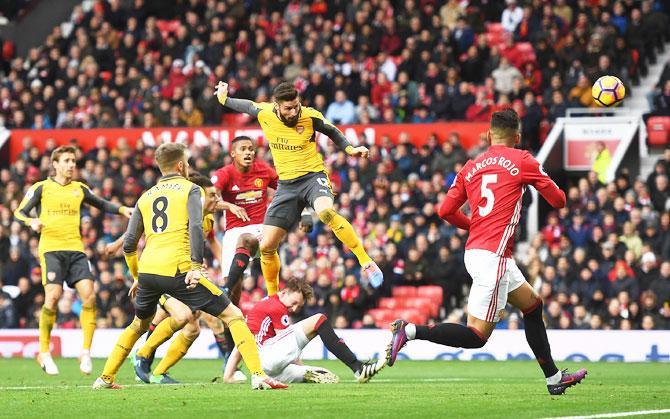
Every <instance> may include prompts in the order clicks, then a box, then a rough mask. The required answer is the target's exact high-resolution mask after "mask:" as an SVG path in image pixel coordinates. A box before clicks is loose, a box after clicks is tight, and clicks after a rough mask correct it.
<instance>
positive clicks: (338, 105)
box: [326, 90, 356, 125]
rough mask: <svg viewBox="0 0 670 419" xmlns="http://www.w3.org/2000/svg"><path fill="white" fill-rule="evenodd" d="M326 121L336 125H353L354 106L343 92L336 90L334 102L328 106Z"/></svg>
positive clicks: (354, 120) (354, 119)
mask: <svg viewBox="0 0 670 419" xmlns="http://www.w3.org/2000/svg"><path fill="white" fill-rule="evenodd" d="M326 119H328V120H329V121H331V122H332V123H334V124H336V125H339V124H341V125H346V124H353V123H354V122H356V109H355V107H354V104H353V103H351V101H350V100H349V99H347V95H346V93H345V92H344V90H337V91H336V92H335V102H333V103H331V104H330V105H329V106H328V111H326Z"/></svg>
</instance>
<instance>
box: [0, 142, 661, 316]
mask: <svg viewBox="0 0 670 419" xmlns="http://www.w3.org/2000/svg"><path fill="white" fill-rule="evenodd" d="M400 137H401V138H400V142H399V144H398V145H395V146H394V145H392V143H391V141H390V139H389V138H386V139H384V141H383V142H382V144H380V145H379V146H373V147H372V148H371V158H370V160H361V161H360V162H358V163H357V164H356V162H355V161H348V160H347V158H346V157H345V155H344V154H343V153H341V152H340V153H338V152H336V151H335V150H334V148H332V147H331V149H329V150H327V151H326V156H327V167H328V168H329V171H330V174H331V179H332V182H333V186H334V189H335V190H336V192H337V194H338V199H337V201H338V206H339V209H340V211H341V213H342V214H343V215H344V216H346V217H347V218H348V219H350V220H352V224H353V225H354V226H355V228H356V229H357V230H358V231H359V233H360V234H361V236H362V237H363V238H364V241H365V244H366V246H367V247H368V249H370V251H371V256H372V257H373V258H374V259H375V260H376V261H377V263H378V264H379V266H380V267H381V268H382V270H383V271H384V274H385V278H386V281H385V284H384V286H383V288H382V289H381V290H380V291H378V292H373V291H372V290H371V288H369V287H368V286H367V284H366V283H365V281H364V280H363V281H362V280H361V278H360V272H359V268H358V264H357V263H356V260H355V258H354V257H353V255H351V254H350V253H347V252H346V251H345V249H342V248H341V247H338V246H340V245H339V241H337V240H335V239H334V236H333V235H332V233H331V232H330V231H327V230H326V229H324V226H323V224H321V223H317V225H316V228H315V230H314V231H313V232H312V233H311V234H310V235H305V234H304V233H302V232H300V231H294V232H292V233H290V234H289V237H288V240H287V241H286V243H285V244H284V245H283V246H282V247H281V249H280V256H281V258H282V264H283V269H282V278H284V279H285V278H288V277H289V276H290V275H297V276H304V277H306V278H307V279H308V280H309V281H310V283H312V284H313V285H314V290H315V297H314V299H313V300H312V301H309V302H308V303H307V304H306V306H305V309H304V313H303V314H304V315H311V314H314V313H317V312H322V313H326V314H328V315H329V318H331V319H332V320H333V322H334V324H335V325H336V326H337V327H354V326H355V327H373V326H374V323H375V321H374V319H373V318H372V317H371V316H370V315H366V311H367V310H368V309H369V308H373V307H374V306H375V303H376V301H377V299H378V298H379V297H381V296H388V295H391V292H392V288H393V287H395V286H399V285H405V286H407V285H410V286H416V285H426V284H432V285H439V286H440V287H442V289H443V290H444V295H445V298H444V304H443V309H442V310H440V313H439V314H438V315H437V316H435V318H434V320H436V321H439V320H443V319H444V318H445V317H447V316H449V317H450V319H451V320H457V321H458V320H459V319H461V317H462V316H463V314H464V313H463V310H462V309H463V307H464V303H465V301H464V296H465V295H467V293H466V290H467V287H468V285H469V277H468V275H467V272H466V271H465V267H464V264H463V251H464V245H465V241H466V239H467V232H465V231H460V230H457V229H455V228H453V227H451V226H449V225H448V224H446V223H444V222H442V221H441V220H440V219H439V217H438V216H437V214H436V206H437V205H438V203H439V202H441V200H442V197H443V196H444V191H445V190H446V186H445V185H449V184H450V183H451V179H453V177H454V176H455V173H456V172H457V171H458V170H459V168H460V167H461V165H462V164H463V162H464V161H465V160H466V159H467V158H468V155H470V156H473V155H475V154H476V153H478V152H479V151H481V148H479V147H476V148H474V149H472V150H470V152H469V153H466V152H465V151H464V150H463V149H462V148H461V147H460V141H459V137H458V134H456V133H453V134H452V135H451V136H450V138H449V140H448V141H446V142H444V143H443V144H442V145H440V144H438V142H437V141H436V139H435V138H434V137H432V138H429V139H428V142H427V144H426V145H424V146H422V147H420V148H418V149H416V148H415V147H414V146H413V145H412V144H411V143H410V142H409V141H407V138H406V136H404V135H402V134H401V135H400ZM25 145H26V147H27V148H26V150H25V151H24V152H23V153H22V154H21V156H20V158H19V159H18V160H17V161H16V163H15V164H14V165H12V167H11V168H4V169H2V170H0V181H1V183H2V187H1V188H2V189H1V195H0V196H1V198H0V204H1V209H0V263H1V267H2V271H1V273H0V277H1V278H2V283H3V285H5V286H7V285H10V286H11V285H14V286H17V287H18V293H17V295H16V297H15V298H13V299H11V298H9V297H8V295H6V294H3V295H2V297H0V327H17V326H18V327H35V326H36V324H37V323H36V322H37V319H38V318H39V317H38V316H39V308H40V306H41V304H42V301H43V294H42V293H43V291H42V286H41V272H40V268H39V262H38V258H37V241H38V238H37V236H36V235H34V234H31V233H30V232H29V231H28V229H27V228H22V227H21V226H20V225H19V223H18V222H17V221H16V220H14V219H13V217H12V211H13V210H14V209H15V208H16V206H17V205H18V203H19V200H20V199H21V197H22V196H23V192H24V189H22V188H21V187H20V186H19V185H26V188H27V187H28V186H29V185H31V184H32V183H33V182H35V181H37V180H39V179H42V178H43V177H45V176H46V175H47V174H48V168H49V164H48V161H49V158H48V156H49V149H50V148H53V146H54V145H53V144H49V145H48V146H47V150H46V151H45V152H44V153H41V152H40V151H39V150H38V149H37V147H35V146H34V145H31V144H30V143H29V142H26V144H25ZM191 149H192V152H193V165H194V166H195V168H196V169H197V170H198V171H200V172H201V173H205V174H211V173H212V172H213V170H215V169H216V168H218V167H220V166H221V165H222V164H224V163H226V162H228V161H229V160H230V157H229V156H226V155H224V153H223V151H222V149H221V147H220V146H219V145H218V144H216V143H212V144H211V145H210V146H209V147H206V148H201V147H197V146H195V145H192V146H191ZM153 151H154V150H153V149H152V148H150V147H146V146H144V143H143V142H142V141H141V140H140V141H137V142H135V143H134V144H130V143H129V142H127V141H124V140H121V141H120V142H119V143H118V144H117V146H116V147H114V148H112V149H109V148H107V147H106V145H105V141H104V139H100V140H99V143H98V146H97V147H96V148H94V149H92V150H90V151H89V152H87V153H85V154H84V153H81V155H80V160H79V171H78V172H79V174H78V176H79V178H80V179H83V180H85V181H86V182H87V183H88V184H89V185H90V186H91V188H92V189H93V191H94V192H95V193H97V194H99V195H100V196H102V197H104V198H106V199H110V200H112V201H116V202H121V203H124V204H125V205H133V203H134V201H135V200H136V199H137V197H138V196H139V194H140V193H141V192H142V191H143V190H144V189H145V188H146V187H148V186H150V185H152V184H153V183H154V181H155V180H156V177H157V171H156V168H155V167H153V165H152V153H153ZM269 157H270V154H269V153H268V152H267V150H265V149H264V148H260V149H259V152H258V157H257V158H269ZM669 169H670V149H668V150H666V152H665V155H664V156H663V158H662V159H660V160H659V162H658V163H657V164H656V166H655V171H654V172H653V173H652V174H651V175H650V176H649V178H648V179H646V181H642V180H634V179H630V178H629V177H628V176H627V175H626V174H625V173H624V174H620V175H619V176H618V177H617V179H616V181H614V182H612V183H610V184H607V185H603V184H601V183H600V181H599V180H598V176H597V174H596V173H595V172H591V173H590V174H589V175H588V176H587V177H585V178H581V179H579V180H578V181H576V182H575V183H574V185H571V186H569V187H568V188H567V196H568V205H567V207H566V208H564V209H562V210H560V211H558V212H554V213H551V214H549V216H548V217H547V220H546V223H545V224H544V225H543V227H542V229H541V231H540V233H538V235H537V236H535V237H531V238H530V246H529V247H528V248H527V250H525V249H524V250H523V251H519V252H517V253H518V254H517V258H518V259H519V261H520V266H521V267H522V269H523V270H524V271H525V273H526V275H527V278H528V280H529V281H530V282H531V283H532V284H533V286H534V287H535V288H536V289H537V290H538V292H539V293H540V294H541V295H542V297H543V298H545V301H546V302H547V304H546V307H547V312H546V316H547V317H546V320H547V322H548V324H549V327H554V328H594V329H599V328H608V329H609V328H614V329H619V328H622V329H625V328H643V329H653V328H665V329H667V328H670V258H669V255H670V186H669V185H668V173H670V171H669ZM223 222H224V221H223V217H221V218H220V219H219V227H221V226H222V225H223ZM124 223H125V222H124V221H123V220H122V219H121V218H120V217H117V216H112V215H103V214H101V213H100V211H98V210H96V209H95V208H89V209H88V211H87V212H85V214H84V216H83V219H82V235H83V238H84V242H85V244H86V253H87V255H88V257H89V259H90V260H91V263H92V265H93V268H94V272H95V276H96V278H95V279H96V284H97V285H96V287H97V296H98V305H97V306H98V317H99V318H98V322H99V325H100V326H101V327H122V326H124V325H126V324H127V323H128V321H129V319H131V318H132V316H131V314H132V312H133V311H132V310H133V309H132V305H131V302H130V301H129V299H128V297H127V290H128V285H129V283H130V277H129V275H128V272H127V268H126V266H125V263H124V261H123V257H122V256H120V255H111V256H110V255H107V254H106V251H105V245H106V244H108V243H110V242H112V241H113V240H115V239H116V238H118V237H119V236H120V235H121V234H122V233H123V231H124V229H125V224H124ZM220 234H221V232H219V235H220ZM520 249H521V248H520ZM208 261H209V265H210V269H211V277H213V278H217V277H218V274H217V270H218V266H217V265H216V262H215V261H213V259H212V257H211V254H210V255H209V257H208ZM252 267H255V269H252V272H251V275H249V276H247V277H246V278H245V280H244V282H243V293H242V300H241V307H242V308H243V309H248V308H249V307H250V305H251V304H253V302H254V301H257V300H258V299H260V298H262V297H263V295H264V290H263V288H262V287H263V284H264V281H263V280H262V278H260V277H259V275H260V272H259V269H258V266H257V264H254V265H252ZM80 309H81V307H80V303H79V302H78V301H76V300H75V298H74V294H73V293H70V294H68V296H67V297H66V298H63V299H62V300H61V303H60V304H59V312H58V325H59V327H76V325H77V321H78V317H77V316H76V313H78V310H80ZM504 323H505V324H506V325H507V327H512V328H513V327H516V326H518V323H519V316H518V315H517V313H511V314H510V315H509V316H508V318H507V319H506V321H505V322H504Z"/></svg>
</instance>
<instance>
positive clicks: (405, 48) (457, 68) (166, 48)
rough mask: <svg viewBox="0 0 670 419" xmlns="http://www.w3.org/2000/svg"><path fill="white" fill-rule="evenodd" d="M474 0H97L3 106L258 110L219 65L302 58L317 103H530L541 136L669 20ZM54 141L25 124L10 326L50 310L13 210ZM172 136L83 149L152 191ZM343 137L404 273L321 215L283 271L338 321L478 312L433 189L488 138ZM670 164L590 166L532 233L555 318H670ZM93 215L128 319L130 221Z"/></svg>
mask: <svg viewBox="0 0 670 419" xmlns="http://www.w3.org/2000/svg"><path fill="white" fill-rule="evenodd" d="M463 3H465V2H459V1H454V0H450V1H446V2H445V1H431V0H422V1H415V0H406V1H403V2H392V1H389V0H381V1H366V0H353V1H347V2H343V1H337V0H330V1H322V0H321V1H315V2H310V3H308V2H302V1H298V0H290V1H288V2H267V3H262V2H251V3H245V2H242V1H238V0H227V1H214V0H208V1H197V0H194V1H190V2H177V4H178V7H175V8H174V9H170V10H160V11H155V10H154V9H153V8H152V7H151V6H152V4H153V2H151V1H146V2H143V1H135V2H132V4H131V5H130V6H127V5H126V3H124V2H120V1H109V2H107V1H96V2H93V7H92V8H91V9H90V10H84V9H83V8H82V7H77V8H76V9H75V10H74V12H73V14H72V19H71V20H72V23H73V24H74V28H73V30H72V31H71V32H70V33H69V34H66V33H65V32H63V31H62V30H61V28H60V27H57V28H54V31H53V33H52V34H51V35H50V36H49V37H48V39H47V40H46V42H45V43H44V46H42V47H40V48H35V49H33V50H32V51H31V52H30V53H29V55H28V56H27V57H16V58H14V59H13V60H12V62H11V66H10V69H9V70H8V71H6V72H5V73H4V74H3V76H2V78H1V79H0V85H1V87H0V114H1V116H0V122H2V124H3V125H4V126H6V127H8V128H10V129H11V128H35V129H40V128H50V127H57V128H65V127H81V128H95V127H135V126H140V127H151V126H198V125H201V124H205V125H212V124H222V123H223V124H240V123H248V119H246V118H245V117H240V116H239V115H232V114H224V112H223V109H222V108H221V107H220V106H218V104H217V102H216V100H215V98H214V97H213V95H212V92H213V91H212V86H213V85H214V83H215V81H216V80H228V81H229V82H230V83H231V94H232V95H233V96H235V97H242V98H249V99H255V100H259V101H260V100H267V98H268V95H269V92H270V91H271V89H272V87H273V86H274V85H276V84H277V83H278V82H279V81H280V80H282V79H285V78H287V79H292V80H294V81H295V83H296V85H297V86H299V88H300V89H301V92H302V96H303V97H304V103H305V104H308V105H310V106H314V107H316V108H317V109H319V110H321V111H322V112H323V113H324V114H329V113H330V116H331V117H332V118H333V119H334V120H336V122H338V123H342V122H344V121H349V119H350V118H353V120H354V121H356V122H360V123H368V122H389V123H394V122H422V121H428V120H453V119H465V118H466V116H467V118H468V119H481V120H484V121H486V120H487V119H488V117H489V116H490V113H491V112H492V111H493V110H496V109H501V108H503V107H506V106H512V107H514V109H516V110H517V111H518V112H519V113H520V114H521V115H522V118H523V138H524V142H525V144H524V146H525V147H527V148H530V149H532V150H537V149H538V148H539V146H540V144H541V140H542V137H543V135H542V133H545V134H546V132H547V131H548V129H549V126H550V124H551V122H553V121H554V120H555V118H557V117H560V116H562V115H563V114H564V112H565V109H566V107H568V106H584V104H585V102H583V101H581V100H580V99H581V98H582V97H583V95H584V94H586V93H585V91H584V89H585V86H590V82H592V81H593V80H595V79H596V78H597V77H599V76H600V75H603V74H614V75H618V76H619V77H621V78H622V79H623V80H624V81H625V82H626V83H629V82H630V83H635V82H636V81H637V78H638V77H639V76H640V75H644V74H645V72H646V71H647V66H648V65H649V64H650V63H652V62H654V60H655V59H656V51H658V50H660V49H661V48H663V45H664V43H665V40H667V39H668V37H667V35H668V34H667V31H668V28H670V25H668V24H667V15H666V14H665V13H663V12H661V10H662V9H661V8H662V7H663V6H664V5H665V2H661V1H656V2H653V1H645V2H642V3H641V4H640V8H638V7H637V5H638V3H639V2H614V3H612V4H610V3H609V2H595V1H587V0H579V1H576V2H567V1H557V2H543V1H541V0H533V1H531V2H527V3H528V4H527V5H521V3H519V5H517V4H516V3H515V2H508V3H509V5H507V6H505V4H504V3H502V2H489V3H493V4H488V5H482V3H483V2H478V1H471V2H467V3H468V5H467V7H463V6H462V4H463ZM498 3H500V5H497V4H498ZM263 4H266V5H267V6H262V5H263ZM631 4H633V5H634V6H635V7H631V6H630V5H631ZM517 9H520V10H519V11H517ZM665 10H666V11H667V10H668V9H665ZM586 103H588V102H586ZM345 105H346V106H345ZM352 107H353V109H354V111H353V112H354V114H353V116H352V114H351V108H352ZM665 126H667V125H664V127H665ZM666 133H667V128H666ZM665 138H666V144H667V134H666V137H665ZM53 146H54V145H53V144H48V145H47V150H46V152H44V153H43V152H40V150H39V149H38V148H37V147H35V146H34V145H33V144H30V143H29V142H26V143H25V144H24V151H23V152H22V153H21V155H20V156H19V158H18V160H17V161H16V162H14V163H13V164H12V166H11V167H9V168H3V169H2V170H0V192H1V194H0V205H2V207H1V208H0V265H1V269H2V273H1V275H0V277H1V278H2V285H5V286H7V285H9V286H11V285H14V286H17V287H18V289H19V293H18V295H17V296H16V298H13V299H10V298H6V297H4V298H2V299H0V327H36V325H37V319H38V316H39V308H40V306H41V304H42V301H43V294H42V291H41V285H40V278H41V273H40V271H39V267H38V266H39V264H38V261H37V258H36V254H37V238H36V237H35V236H34V235H32V234H31V233H30V232H29V231H28V230H27V229H22V228H21V227H20V226H19V224H18V223H17V222H16V221H14V220H13V219H12V211H13V210H14V209H15V208H16V206H17V205H18V202H19V200H20V198H21V196H22V195H23V192H24V189H23V188H22V186H20V185H25V187H28V186H29V185H30V184H32V183H33V182H35V181H37V180H39V179H41V178H43V177H44V176H46V175H47V173H48V168H49V166H48V155H49V150H50V149H52V148H53ZM191 149H192V153H193V159H194V161H196V162H197V163H196V166H197V168H198V170H199V171H201V172H203V173H206V174H209V173H210V172H211V171H212V170H214V169H216V168H218V167H220V166H221V165H222V164H224V163H225V162H228V161H229V157H227V156H225V155H224V153H223V152H222V151H221V148H220V147H217V146H215V145H211V146H210V147H208V148H207V149H206V150H205V149H204V148H203V147H201V146H196V145H192V146H191ZM152 151H153V150H152V148H151V147H148V146H145V145H144V143H143V142H142V141H137V142H135V143H132V144H129V143H127V142H121V143H120V144H118V145H117V146H116V147H115V148H113V149H110V148H108V147H107V145H106V143H105V141H104V138H103V139H101V140H100V142H99V144H98V146H97V147H96V148H95V149H93V150H91V151H89V152H87V153H85V154H84V153H81V156H80V161H79V163H80V164H79V166H80V167H79V177H80V178H81V179H84V180H86V182H87V183H88V184H89V185H90V186H91V188H92V189H94V191H95V192H96V193H97V194H99V195H100V196H103V197H105V198H106V199H111V200H114V201H118V202H123V203H126V204H128V205H132V204H133V203H134V201H135V199H136V198H137V196H139V193H140V192H141V191H142V190H143V189H144V188H145V187H147V185H151V184H152V183H153V182H154V180H155V179H156V169H155V168H154V167H152V166H151V156H152ZM471 152H473V153H475V152H476V149H475V150H474V151H473V150H471ZM259 154H260V155H261V156H260V158H263V157H265V158H269V153H262V152H261V153H259ZM325 155H326V156H327V165H328V168H329V170H330V173H331V177H332V180H333V184H334V185H335V187H336V189H337V193H338V198H337V201H338V206H339V209H340V211H342V212H343V214H344V213H346V214H348V218H349V219H351V220H353V221H352V224H354V226H355V227H356V228H357V230H358V231H359V232H360V233H361V235H362V236H363V237H364V238H365V242H366V246H367V247H368V248H369V249H370V250H371V254H372V255H374V258H375V260H376V261H377V262H378V264H379V265H380V267H382V269H383V271H384V273H385V277H386V281H385V284H384V286H383V288H382V289H381V290H380V291H377V292H373V291H372V290H371V289H370V288H369V287H367V285H366V284H365V283H364V282H361V281H360V278H359V277H360V275H359V272H358V268H357V264H356V263H355V259H353V258H352V256H351V255H350V254H347V253H346V252H345V249H342V248H339V247H337V246H338V243H339V242H338V241H336V240H334V239H333V236H332V234H331V233H330V232H329V231H326V230H324V227H323V225H321V224H320V223H317V228H316V229H315V231H314V232H313V233H311V234H310V235H309V236H305V235H304V234H302V233H299V232H294V233H291V234H290V235H289V237H288V240H287V242H286V243H285V244H284V245H283V247H282V248H281V251H280V255H281V257H282V262H283V267H284V268H283V271H282V276H283V278H286V277H288V276H289V275H304V276H305V277H307V278H308V279H309V280H310V282H311V283H312V284H314V289H315V297H314V299H313V300H312V301H310V302H309V303H308V304H307V305H306V307H305V310H304V311H305V314H307V315H310V314H314V313H317V312H323V313H326V314H327V315H328V316H329V318H330V319H332V320H333V322H334V325H335V326H337V327H375V326H380V327H385V326H386V323H388V321H389V320H390V319H393V318H396V317H405V318H406V319H409V320H411V321H416V322H418V323H424V322H426V321H441V320H444V319H445V318H449V319H450V320H456V321H459V320H462V319H463V316H464V312H463V307H464V303H465V301H464V298H465V297H464V296H465V295H466V293H465V290H466V289H467V286H468V282H469V278H468V276H467V273H466V271H465V267H464V265H463V257H462V254H463V247H464V245H465V241H466V239H467V234H466V232H464V231H458V230H456V229H455V228H453V227H451V226H449V225H447V224H446V223H444V222H442V221H441V220H440V219H439V217H438V216H437V214H436V212H437V211H436V209H435V206H436V205H437V204H438V203H439V202H441V198H442V196H443V193H444V191H445V190H446V188H447V185H449V184H450V183H451V180H452V179H453V177H454V174H455V172H457V171H458V170H459V169H460V167H461V166H462V164H463V163H464V162H465V161H466V160H467V158H468V154H467V152H466V150H464V149H463V148H462V146H461V143H460V141H459V137H458V134H457V133H454V134H453V135H451V136H450V140H449V141H447V142H446V143H445V144H444V145H439V144H437V142H436V141H430V140H429V141H428V142H427V144H426V145H425V146H423V147H421V148H419V149H417V148H416V147H415V146H414V145H413V144H412V143H410V142H408V141H402V140H400V143H399V144H398V145H396V146H394V145H393V144H392V143H390V142H383V143H381V144H379V145H378V146H373V147H372V149H371V159H370V161H366V162H359V163H356V162H355V161H348V160H347V158H346V156H345V155H344V154H342V153H337V152H336V151H335V150H334V148H332V147H331V148H329V149H327V150H326V151H325ZM669 174H670V152H669V151H668V150H666V152H665V154H664V155H663V157H662V158H661V159H660V160H659V162H658V163H657V165H656V167H655V171H654V172H653V173H652V174H651V175H650V177H649V178H648V179H646V180H636V179H635V178H633V177H630V176H629V175H626V174H622V175H620V176H619V177H617V179H616V180H615V181H614V182H612V183H611V184H608V185H603V184H600V183H599V181H598V179H597V176H595V175H594V174H593V173H589V174H588V175H587V176H585V177H584V178H581V179H578V180H575V182H574V184H572V185H571V186H570V187H569V188H568V189H567V190H566V192H567V194H568V198H569V200H568V207H567V208H565V209H563V210H560V211H558V212H557V213H554V214H551V215H550V216H549V217H548V219H547V220H546V222H545V224H544V226H543V228H542V233H541V234H539V235H538V236H537V237H533V238H531V240H530V248H529V250H528V252H527V253H526V252H524V253H523V254H519V255H518V257H519V261H520V262H521V263H520V267H522V268H523V269H524V270H525V273H526V274H527V278H528V279H529V281H531V283H532V284H533V286H534V287H535V288H536V289H537V290H538V291H539V293H540V294H541V295H542V296H543V297H544V298H545V300H546V307H547V311H546V320H547V323H548V325H549V326H550V327H555V328H585V329H588V328H593V329H601V328H608V329H609V328H615V329H619V328H621V329H625V328H643V329H653V328H664V329H668V328H670V259H669V258H670V256H669V255H670V212H669V210H670V207H669V205H670V200H669V199H670V189H669V188H670V186H669V185H668V175H669ZM82 224H83V237H84V240H85V241H86V245H87V254H88V256H89V258H90V260H91V262H92V264H93V267H94V271H95V274H96V280H97V288H98V289H97V291H98V294H97V295H98V315H99V319H98V322H99V325H100V326H101V327H124V326H125V325H127V323H128V322H129V321H130V319H131V318H132V317H131V316H130V314H131V313H132V305H131V304H130V301H129V300H128V298H127V296H126V295H127V287H128V283H129V282H128V281H129V276H128V274H127V271H126V267H125V264H124V263H123V259H122V258H119V257H108V256H106V255H105V252H104V246H105V244H106V243H109V242H111V241H112V240H114V239H115V238H117V237H118V236H119V235H120V234H121V233H122V232H123V230H124V227H125V226H124V225H123V224H122V222H121V221H120V220H117V219H112V218H108V217H106V216H104V215H102V214H100V213H99V212H98V211H96V210H94V209H91V210H90V213H89V214H87V215H86V217H85V219H84V222H83V223H82ZM210 259H211V258H210ZM211 269H212V270H213V272H212V276H213V277H216V267H215V266H213V267H212V268H211ZM258 275H259V272H258V270H257V269H256V270H253V271H252V276H251V277H249V278H247V279H245V281H244V291H243V296H242V302H241V306H242V307H243V308H244V307H248V306H249V304H251V302H253V301H255V300H257V299H259V298H261V297H262V295H263V290H262V289H260V288H259V284H262V283H263V281H262V280H260V281H259V277H258ZM62 301H63V302H62V303H61V305H59V313H58V325H59V327H75V326H76V324H77V317H76V316H75V315H74V314H73V313H78V310H80V308H81V305H80V303H79V302H78V301H76V300H74V298H73V295H72V294H70V295H69V297H68V298H64V299H63V300H62ZM519 319H520V316H518V315H517V313H513V312H512V313H510V315H509V316H508V317H507V319H506V320H505V321H504V322H503V324H502V327H509V328H516V327H519V326H521V327H522V325H520V324H519V323H520V320H519Z"/></svg>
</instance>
